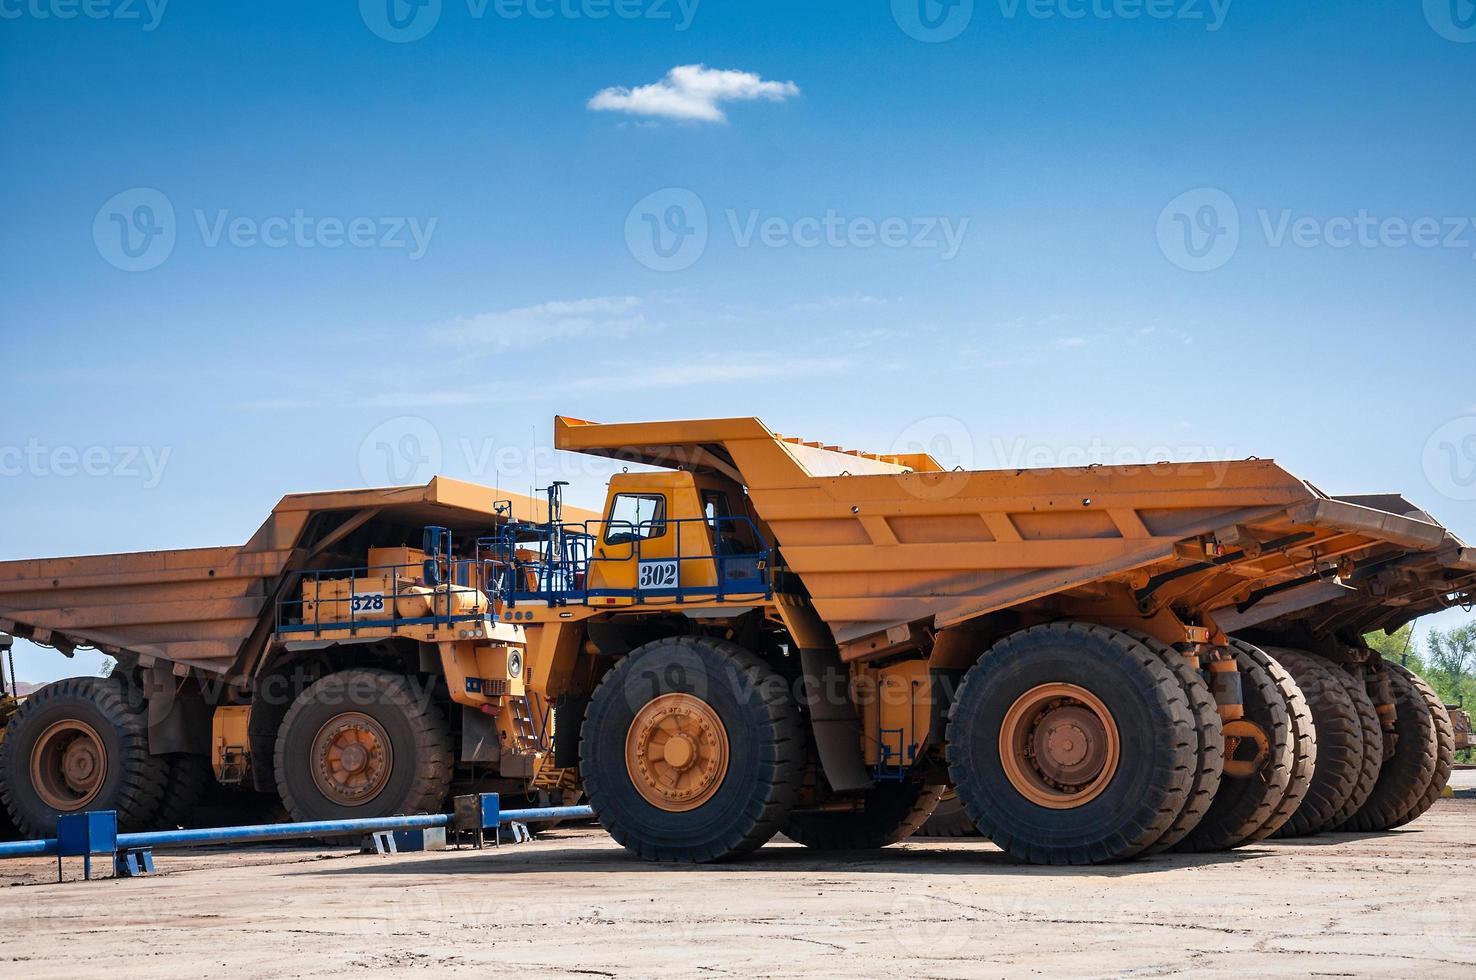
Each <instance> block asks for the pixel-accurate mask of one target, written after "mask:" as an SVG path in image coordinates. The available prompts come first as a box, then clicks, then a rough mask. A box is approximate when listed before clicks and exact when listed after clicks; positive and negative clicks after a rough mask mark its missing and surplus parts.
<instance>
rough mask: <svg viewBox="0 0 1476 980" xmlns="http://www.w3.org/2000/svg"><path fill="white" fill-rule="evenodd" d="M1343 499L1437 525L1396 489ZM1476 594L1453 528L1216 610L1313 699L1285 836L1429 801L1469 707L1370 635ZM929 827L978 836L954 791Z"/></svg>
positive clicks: (1462, 604)
mask: <svg viewBox="0 0 1476 980" xmlns="http://www.w3.org/2000/svg"><path fill="white" fill-rule="evenodd" d="M1338 499H1339V500H1341V501H1344V502H1347V503H1351V504H1355V505H1358V506H1362V507H1367V508H1372V509H1376V510H1381V511H1384V512H1387V513H1391V514H1395V515H1399V516H1402V517H1407V518H1410V519H1413V520H1416V521H1420V522H1422V523H1427V524H1431V525H1434V524H1436V523H1437V522H1436V521H1435V519H1434V518H1433V517H1431V516H1430V515H1429V514H1428V513H1427V512H1425V511H1423V510H1420V509H1419V508H1418V507H1416V506H1415V505H1414V504H1411V503H1410V502H1409V501H1407V500H1405V499H1404V498H1403V497H1401V496H1398V495H1397V494H1371V495H1362V496H1350V497H1340V498H1338ZM1473 604H1476V549H1472V548H1470V547H1468V546H1467V545H1466V544H1465V543H1464V542H1462V541H1461V540H1460V539H1459V538H1457V537H1456V536H1455V535H1454V534H1451V533H1449V532H1445V533H1444V535H1443V537H1442V538H1441V540H1440V541H1439V543H1438V544H1437V545H1436V546H1434V547H1418V548H1415V547H1403V548H1385V549H1382V550H1381V552H1380V553H1379V554H1378V555H1377V557H1376V558H1372V559H1371V560H1365V561H1362V562H1360V563H1359V564H1358V567H1357V568H1356V569H1354V570H1352V573H1351V574H1349V575H1346V576H1343V575H1334V574H1330V570H1329V569H1327V568H1323V567H1317V566H1315V565H1308V566H1307V567H1306V569H1305V570H1304V574H1302V575H1301V576H1300V577H1298V578H1293V579H1290V580H1288V581H1285V582H1282V583H1280V584H1278V585H1277V586H1275V587H1274V588H1272V589H1268V590H1264V591H1263V593H1262V594H1261V595H1260V597H1259V599H1258V600H1257V601H1255V602H1247V603H1243V604H1239V605H1236V606H1232V607H1225V608H1221V609H1218V610H1216V611H1215V613H1214V615H1215V619H1216V622H1217V623H1218V625H1219V626H1220V627H1221V628H1222V629H1224V630H1226V631H1227V632H1230V633H1231V634H1233V636H1234V637H1235V638H1237V639H1239V640H1243V641H1245V642H1247V643H1250V644H1254V645H1255V646H1257V647H1259V648H1261V649H1262V650H1263V651H1264V652H1266V653H1268V654H1270V655H1271V656H1272V657H1274V658H1275V659H1276V660H1277V661H1278V662H1279V663H1280V664H1282V666H1283V667H1285V668H1286V669H1287V670H1288V671H1289V672H1290V673H1291V674H1292V676H1293V679H1294V680H1295V681H1296V682H1297V685H1298V687H1299V688H1300V689H1301V690H1302V692H1303V694H1304V696H1305V697H1306V699H1307V700H1308V702H1309V708H1310V709H1311V712H1312V720H1313V729H1314V732H1315V734H1316V740H1317V757H1316V761H1315V765H1314V766H1313V767H1312V781H1311V783H1310V785H1309V788H1308V791H1307V793H1306V794H1305V796H1304V797H1303V799H1302V802H1301V804H1300V805H1299V806H1298V808H1297V810H1296V811H1295V812H1294V813H1293V814H1292V816H1291V817H1290V819H1288V820H1287V822H1286V823H1284V824H1283V825H1282V826H1281V828H1280V830H1278V831H1277V832H1276V834H1277V836H1279V837H1293V836H1305V835H1309V834H1316V833H1319V832H1322V831H1335V830H1345V831H1371V830H1387V829H1390V828H1392V827H1397V826H1400V825H1402V824H1405V823H1408V822H1409V821H1411V820H1413V819H1415V818H1416V817H1418V816H1420V815H1421V814H1422V813H1424V812H1425V811H1426V810H1427V809H1428V808H1429V807H1430V806H1431V805H1432V804H1433V803H1434V802H1435V800H1436V799H1437V798H1438V797H1439V795H1440V790H1441V789H1442V788H1443V787H1444V786H1445V783H1446V781H1447V779H1448V778H1449V775H1450V771H1451V767H1452V764H1453V761H1454V755H1455V752H1456V750H1458V749H1461V748H1466V747H1468V746H1469V732H1470V718H1469V716H1468V715H1467V714H1466V712H1465V711H1464V710H1461V709H1460V708H1459V707H1458V706H1457V707H1454V708H1452V707H1451V706H1448V705H1444V704H1443V703H1442V702H1441V699H1440V698H1438V697H1437V696H1436V694H1435V692H1434V691H1433V690H1432V689H1431V688H1430V686H1429V685H1428V684H1427V683H1426V682H1425V681H1424V680H1423V679H1422V678H1420V677H1418V676H1417V675H1415V674H1413V673H1412V672H1410V671H1409V670H1408V669H1406V668H1405V667H1404V666H1403V665H1402V664H1399V663H1391V662H1387V661H1385V660H1384V659H1383V658H1382V657H1381V656H1380V655H1379V654H1378V653H1377V652H1376V651H1374V650H1372V649H1370V648H1369V646H1368V643H1367V642H1366V640H1365V637H1366V636H1368V635H1371V634H1375V633H1378V632H1384V633H1389V634H1392V633H1394V632H1396V631H1397V630H1399V629H1400V628H1401V627H1403V626H1404V625H1406V624H1407V623H1411V622H1413V621H1414V620H1416V619H1417V618H1419V617H1421V616H1424V615H1427V614H1431V613H1437V612H1441V611H1443V610H1446V609H1452V608H1466V609H1470V608H1471V607H1472V605H1473ZM921 832H922V833H923V834H926V835H930V836H939V837H952V836H971V835H973V834H975V833H976V832H977V831H976V830H975V828H974V825H973V823H972V822H971V821H970V820H969V818H968V814H967V813H965V812H964V810H963V806H962V804H961V803H960V802H959V801H958V800H957V798H956V797H955V796H953V795H952V794H951V793H949V794H946V795H945V797H944V798H943V800H942V801H940V803H939V805H938V807H937V808H936V809H935V811H934V813H933V816H932V817H931V818H930V819H929V820H928V822H927V824H926V825H924V827H923V829H922V831H921Z"/></svg>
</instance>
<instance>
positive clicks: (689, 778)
mask: <svg viewBox="0 0 1476 980" xmlns="http://www.w3.org/2000/svg"><path fill="white" fill-rule="evenodd" d="M625 767H626V770H627V771H628V772H629V774H630V781H631V783H632V784H634V786H635V788H636V792H638V793H640V794H641V796H642V797H643V798H644V799H645V800H646V802H647V803H650V804H651V805H652V806H655V807H659V808H660V809H662V810H666V811H668V812H671V813H681V812H683V811H686V810H695V809H696V808H697V807H699V806H701V805H702V804H704V803H706V802H707V801H708V800H710V799H712V797H713V794H715V793H716V792H717V791H718V789H719V788H720V787H721V786H722V784H723V779H724V778H725V777H726V776H727V774H728V730H727V728H725V727H724V726H723V722H722V719H721V718H719V717H718V715H717V712H716V711H714V710H713V709H712V708H711V706H709V705H708V704H707V703H706V702H704V701H702V700H700V699H699V698H695V697H693V696H692V695H690V694H663V695H662V696H661V697H659V698H656V699H655V700H654V701H651V702H649V703H648V704H647V705H646V706H645V707H643V708H642V709H641V710H640V711H639V712H638V713H637V714H636V716H635V719H634V720H633V721H632V722H631V723H630V730H629V732H627V734H626V736H625Z"/></svg>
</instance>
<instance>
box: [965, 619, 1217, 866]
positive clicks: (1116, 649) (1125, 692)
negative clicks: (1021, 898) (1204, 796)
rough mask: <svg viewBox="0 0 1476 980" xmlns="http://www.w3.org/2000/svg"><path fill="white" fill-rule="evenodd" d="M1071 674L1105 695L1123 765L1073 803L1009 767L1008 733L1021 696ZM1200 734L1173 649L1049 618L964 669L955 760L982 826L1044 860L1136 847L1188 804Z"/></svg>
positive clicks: (1100, 855)
mask: <svg viewBox="0 0 1476 980" xmlns="http://www.w3.org/2000/svg"><path fill="white" fill-rule="evenodd" d="M1048 684H1050V685H1054V684H1069V685H1073V686H1075V687H1079V688H1082V689H1084V690H1085V691H1086V692H1088V693H1089V694H1090V695H1092V696H1093V697H1095V698H1097V699H1099V700H1100V701H1101V702H1102V703H1103V704H1104V705H1105V707H1106V709H1107V710H1108V712H1109V713H1110V715H1111V718H1112V721H1113V725H1114V727H1115V729H1116V732H1117V738H1118V741H1119V744H1120V750H1119V753H1118V761H1117V765H1116V770H1115V773H1114V774H1113V775H1112V776H1111V777H1110V778H1109V779H1108V780H1107V782H1106V783H1105V784H1103V785H1102V786H1101V787H1100V788H1099V789H1097V790H1095V791H1093V792H1094V795H1092V796H1090V797H1089V798H1088V799H1086V800H1085V801H1084V802H1081V803H1077V804H1075V805H1072V806H1070V807H1069V808H1057V807H1054V806H1047V805H1043V804H1042V803H1038V802H1034V801H1032V800H1031V799H1029V798H1028V797H1027V796H1026V795H1025V794H1024V793H1022V792H1021V791H1020V790H1019V789H1017V788H1016V787H1015V785H1014V784H1013V783H1012V782H1011V780H1010V778H1009V776H1008V775H1007V774H1006V769H1005V765H1004V762H1003V759H1002V753H1001V747H1000V742H1001V737H1000V736H1001V731H1002V730H1003V729H1004V722H1005V719H1006V715H1007V714H1008V712H1009V711H1010V709H1011V707H1012V706H1014V705H1015V704H1016V702H1017V701H1021V699H1022V698H1023V697H1024V696H1026V695H1027V694H1029V693H1030V692H1032V691H1035V690H1036V689H1037V688H1041V687H1042V686H1043V685H1048ZM1198 744H1199V738H1198V734H1197V732H1196V730H1195V722H1194V713H1193V711H1192V709H1191V708H1190V705H1189V702H1188V699H1187V698H1186V697H1185V695H1184V689H1183V687H1182V686H1181V685H1180V683H1179V680H1178V678H1177V677H1176V676H1175V674H1174V672H1173V671H1172V670H1170V669H1169V667H1168V666H1167V665H1166V664H1165V663H1164V662H1163V659H1162V658H1161V657H1159V655H1158V654H1156V653H1154V652H1153V651H1152V650H1150V649H1148V648H1147V647H1146V646H1144V645H1143V644H1142V643H1139V642H1138V641H1137V640H1134V639H1133V638H1132V637H1130V636H1127V635H1126V634H1124V633H1122V632H1120V631H1118V630H1114V629H1109V628H1107V627H1104V626H1096V625H1091V624H1087V623H1051V624H1047V625H1043V626H1035V627H1031V628H1029V629H1026V630H1022V631H1020V632H1018V633H1014V634H1012V635H1010V636H1008V637H1006V638H1005V639H1003V640H1001V641H1000V642H998V643H996V644H995V645H994V646H993V647H992V648H991V649H990V650H989V652H988V653H986V654H985V655H984V656H983V658H981V659H980V660H979V662H978V663H976V664H975V665H974V666H973V667H971V668H969V670H968V672H967V673H966V674H965V675H964V680H963V683H962V684H961V685H960V687H959V690H958V696H957V698H956V700H955V702H954V705H953V708H952V711H951V713H950V717H949V722H948V768H949V773H950V775H951V777H952V779H953V781H954V786H955V789H956V792H957V793H958V797H959V799H961V800H962V801H963V803H964V809H965V810H966V811H967V813H968V815H969V817H970V818H971V819H972V820H973V821H974V823H975V825H977V826H978V828H979V831H980V833H982V834H984V835H985V836H987V837H989V838H990V839H991V840H993V841H994V843H995V844H996V845H998V846H999V847H1000V848H1002V849H1003V850H1004V851H1006V852H1007V853H1009V854H1011V855H1012V856H1014V857H1016V858H1018V859H1020V860H1023V861H1030V862H1033V863H1036V864H1095V863H1100V862H1104V861H1114V860H1121V859H1124V858H1129V857H1133V856H1134V855H1137V854H1139V853H1141V852H1142V851H1143V850H1144V849H1145V848H1147V847H1150V846H1151V845H1152V844H1153V843H1154V842H1155V841H1157V840H1158V839H1159V838H1160V837H1162V836H1163V834H1164V832H1165V831H1167V830H1168V828H1169V827H1170V826H1171V825H1172V824H1173V822H1174V819H1175V818H1176V817H1178V815H1179V814H1180V813H1181V812H1183V809H1184V805H1185V802H1186V801H1187V799H1188V797H1189V793H1190V789H1191V787H1192V785H1193V782H1194V773H1195V770H1196V767H1197V762H1198V759H1197V755H1198Z"/></svg>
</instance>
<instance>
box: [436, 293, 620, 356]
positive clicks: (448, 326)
mask: <svg viewBox="0 0 1476 980" xmlns="http://www.w3.org/2000/svg"><path fill="white" fill-rule="evenodd" d="M640 305H641V301H640V300H639V299H637V298H636V297H634V296H602V297H596V298H594V299H580V300H573V301H556V302H552V303H540V304H538V305H537V306H523V307H519V308H517V309H512V310H502V311H500V312H495V313H478V314H477V315H475V316H469V317H457V318H456V319H455V320H452V321H450V322H449V323H443V324H441V325H439V326H436V327H432V328H431V339H432V340H437V341H447V342H451V343H456V344H474V345H479V346H484V347H493V348H496V349H498V350H513V349H525V348H529V347H537V346H539V345H540V344H546V343H551V342H553V341H559V340H572V339H575V338H578V337H591V336H598V337H604V338H610V337H627V336H630V335H631V334H632V333H635V332H636V331H638V330H642V329H645V327H646V326H647V324H646V318H645V317H644V316H643V315H642V314H641V313H640V311H639V307H640Z"/></svg>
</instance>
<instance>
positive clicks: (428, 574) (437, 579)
mask: <svg viewBox="0 0 1476 980" xmlns="http://www.w3.org/2000/svg"><path fill="white" fill-rule="evenodd" d="M421 570H422V577H423V578H424V579H425V584H426V585H431V586H435V585H440V584H441V566H440V564H439V563H438V562H437V561H436V560H435V559H434V558H427V559H426V560H425V563H424V564H423V565H421Z"/></svg>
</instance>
